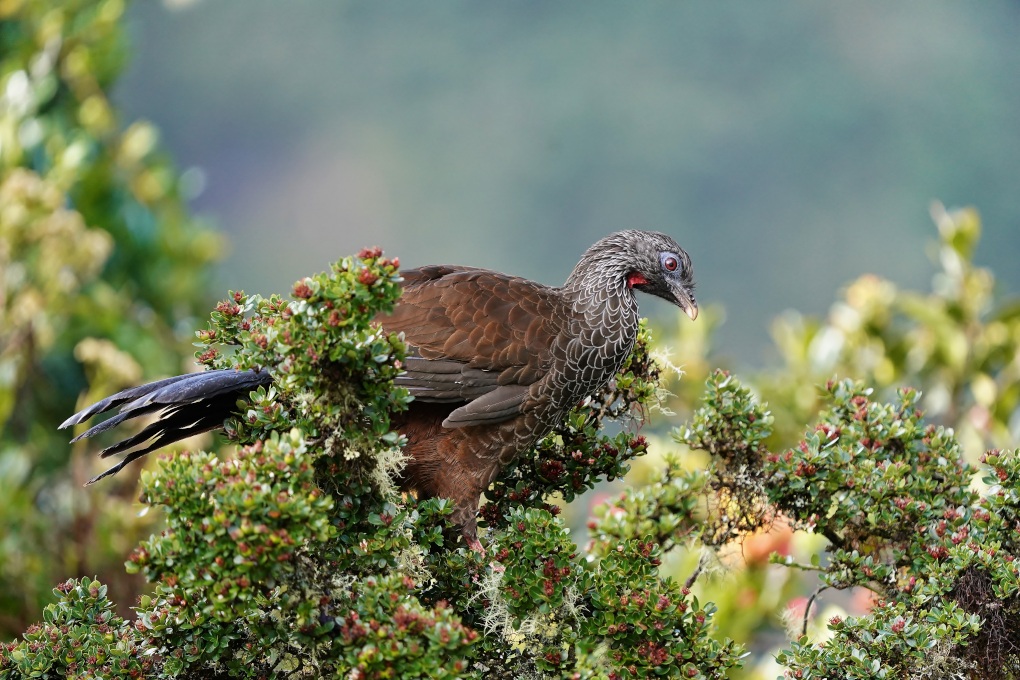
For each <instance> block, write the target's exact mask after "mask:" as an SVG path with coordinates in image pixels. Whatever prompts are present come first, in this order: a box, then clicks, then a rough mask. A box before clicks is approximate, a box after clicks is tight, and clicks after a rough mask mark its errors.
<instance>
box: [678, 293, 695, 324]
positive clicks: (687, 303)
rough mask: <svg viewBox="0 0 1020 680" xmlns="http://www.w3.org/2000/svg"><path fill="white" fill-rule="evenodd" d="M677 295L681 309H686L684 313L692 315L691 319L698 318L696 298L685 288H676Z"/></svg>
mask: <svg viewBox="0 0 1020 680" xmlns="http://www.w3.org/2000/svg"><path fill="white" fill-rule="evenodd" d="M673 293H674V295H675V296H676V304H677V306H679V307H680V309H682V310H684V314H686V315H687V316H689V317H691V321H694V320H695V319H697V318H698V303H697V302H696V301H695V300H694V298H693V297H692V296H691V294H690V293H688V292H687V291H685V290H674V291H673Z"/></svg>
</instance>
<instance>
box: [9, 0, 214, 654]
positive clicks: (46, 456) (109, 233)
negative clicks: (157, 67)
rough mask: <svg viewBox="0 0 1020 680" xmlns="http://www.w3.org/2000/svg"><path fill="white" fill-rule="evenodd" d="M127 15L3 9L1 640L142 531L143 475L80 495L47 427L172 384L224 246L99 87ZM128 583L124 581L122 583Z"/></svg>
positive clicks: (114, 73)
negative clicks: (95, 405) (78, 410)
mask: <svg viewBox="0 0 1020 680" xmlns="http://www.w3.org/2000/svg"><path fill="white" fill-rule="evenodd" d="M123 10H124V6H123V3H120V2H85V1H81V2H79V1H75V2H25V3H21V2H13V3H12V2H7V3H3V4H0V45H2V46H3V47H2V50H0V489H3V496H4V503H3V504H2V506H0V629H2V630H3V631H4V634H5V635H10V634H11V633H14V632H16V631H18V630H19V629H23V628H24V627H25V626H26V625H27V624H28V623H30V622H31V621H32V620H34V619H36V618H37V617H38V615H39V610H40V607H41V606H42V604H43V602H44V601H45V600H47V599H48V597H49V593H50V589H51V588H52V586H53V583H55V582H56V581H58V580H62V579H63V578H65V577H66V576H67V575H68V574H93V575H95V574H100V575H103V576H104V577H105V580H106V581H108V582H110V583H111V584H112V587H113V592H114V593H115V594H116V595H117V597H116V599H118V600H124V604H125V605H128V604H130V603H131V601H132V600H133V598H134V596H135V595H136V594H137V589H138V586H139V584H138V582H137V581H132V580H127V581H126V582H125V580H124V579H123V578H121V576H120V574H121V571H122V569H121V567H120V563H121V561H122V560H123V555H124V552H125V550H129V549H130V548H131V546H132V545H133V544H134V542H135V541H136V540H137V539H138V537H139V536H140V535H141V534H140V531H142V530H143V529H144V530H147V529H151V521H149V520H139V519H138V518H135V517H133V514H134V513H131V512H130V511H129V507H130V501H131V497H132V494H133V487H134V481H135V475H136V473H131V474H130V475H129V476H128V478H127V479H125V480H123V481H122V482H119V483H117V484H115V485H113V487H111V488H109V489H108V490H107V491H109V493H103V494H94V493H90V492H87V491H85V490H84V489H82V483H83V482H84V481H85V480H87V479H88V478H89V476H90V474H91V473H92V469H93V467H92V466H93V465H94V462H93V460H92V458H93V456H92V454H91V451H87V450H86V449H85V448H84V447H76V448H73V449H72V448H71V447H68V446H67V437H66V435H65V434H64V433H63V432H58V431H57V430H56V426H57V425H59V424H60V422H61V421H62V420H63V419H64V418H65V417H66V416H67V414H68V413H71V412H73V411H74V410H75V406H76V403H77V400H79V399H94V398H96V397H99V396H100V395H102V394H105V393H109V392H110V391H111V390H117V389H121V388H122V387H125V386H127V385H129V384H133V383H136V382H137V381H138V380H142V379H146V378H153V377H155V376H158V375H166V374H168V373H177V372H179V371H180V370H182V369H183V368H185V366H184V364H183V362H182V359H183V357H184V355H185V350H186V348H187V344H186V343H187V342H188V338H189V336H190V334H191V329H192V328H193V327H194V325H195V324H196V323H197V322H196V314H197V313H199V312H202V313H204V310H205V308H206V306H207V304H208V300H207V298H206V296H207V295H208V290H209V282H210V278H211V277H210V269H209V264H210V263H211V262H212V261H214V260H215V259H216V257H217V255H218V253H219V252H220V251H221V241H220V237H219V236H218V235H217V234H215V233H214V232H212V231H210V230H208V229H207V228H206V227H204V226H203V225H202V224H201V223H200V222H198V221H196V220H194V219H193V218H192V217H191V216H190V215H189V213H188V211H187V209H186V208H185V206H184V204H183V203H182V201H181V198H180V192H179V178H178V174H177V172H176V170H175V169H174V167H173V166H172V164H171V163H170V162H169V161H168V159H167V157H166V156H165V154H164V153H163V152H162V151H161V150H160V149H159V146H158V137H159V135H158V133H157V132H156V130H155V129H154V128H153V127H152V126H151V125H149V124H148V123H146V122H144V121H128V122H125V121H122V120H120V118H119V117H118V115H117V113H116V111H115V110H114V108H113V107H112V105H111V103H110V100H109V88H110V86H111V85H112V83H113V82H114V81H115V80H116V78H117V77H118V76H119V74H120V73H121V71H122V69H123V66H124V62H125V56H126V50H125V43H124V31H123V26H122V18H123ZM121 584H123V585H121Z"/></svg>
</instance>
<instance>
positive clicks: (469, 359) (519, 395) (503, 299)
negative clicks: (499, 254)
mask: <svg viewBox="0 0 1020 680" xmlns="http://www.w3.org/2000/svg"><path fill="white" fill-rule="evenodd" d="M405 279H406V281H407V282H406V283H405V286H404V293H403V297H402V298H401V301H400V304H399V305H398V306H397V308H396V309H395V310H394V312H393V314H391V315H389V316H384V317H380V318H379V321H380V322H381V323H382V325H383V327H385V328H387V329H388V330H391V331H397V332H402V333H404V338H405V341H406V342H407V343H408V345H409V346H410V347H411V350H412V356H410V357H408V360H407V366H406V371H407V372H406V373H405V374H404V375H403V376H401V377H400V378H398V379H397V383H398V384H400V385H403V386H405V387H407V388H408V389H409V390H410V391H411V394H412V395H414V396H415V398H416V399H420V400H422V401H432V402H437V403H451V402H456V401H463V402H467V403H466V404H465V405H464V406H461V407H460V408H457V409H455V410H454V411H453V412H452V413H451V414H450V415H449V416H448V417H447V418H446V419H445V420H444V421H443V425H444V426H445V427H465V426H469V425H482V424H491V423H496V422H500V421H502V420H506V419H508V418H512V417H514V416H516V415H518V414H519V413H520V412H521V408H522V405H523V404H524V402H525V400H526V398H527V396H528V387H529V386H530V385H532V384H534V383H535V382H537V381H538V380H540V379H541V377H542V375H543V374H544V371H543V367H544V366H547V365H548V363H549V362H548V349H549V346H550V344H551V342H552V338H553V337H554V336H555V335H556V333H557V331H558V330H559V329H558V324H557V319H559V318H560V316H561V313H562V310H560V309H559V307H560V306H561V305H559V304H558V303H559V299H558V298H557V296H556V292H555V291H554V290H553V289H551V288H547V287H545V286H542V285H541V284H537V283H534V282H532V281H528V280H526V279H520V278H517V277H511V276H506V275H504V274H498V273H496V272H490V271H486V270H481V269H470V268H456V267H427V268H424V269H422V270H415V271H413V272H410V273H409V274H408V275H407V276H406V277H405Z"/></svg>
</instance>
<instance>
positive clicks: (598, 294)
mask: <svg viewBox="0 0 1020 680" xmlns="http://www.w3.org/2000/svg"><path fill="white" fill-rule="evenodd" d="M630 271H631V266H630V265H629V264H628V263H627V262H626V261H624V260H623V259H622V258H619V257H616V256H614V255H613V254H611V253H591V252H589V253H585V255H584V257H583V258H581V261H580V262H578V263H577V266H576V267H574V271H572V272H571V273H570V276H569V277H567V281H566V283H564V284H563V287H562V288H561V290H562V291H563V293H564V294H565V295H566V296H567V297H568V298H569V299H570V300H571V303H572V305H573V307H574V310H575V311H576V312H579V313H582V314H584V315H585V316H597V317H602V318H604V317H603V315H604V314H605V313H606V312H607V311H609V312H611V313H613V312H615V313H617V314H620V315H621V318H620V319H619V321H621V322H627V321H630V317H633V318H634V323H636V320H637V301H636V300H635V298H634V290H633V289H632V288H631V286H630V285H628V282H627V276H628V274H629V273H630Z"/></svg>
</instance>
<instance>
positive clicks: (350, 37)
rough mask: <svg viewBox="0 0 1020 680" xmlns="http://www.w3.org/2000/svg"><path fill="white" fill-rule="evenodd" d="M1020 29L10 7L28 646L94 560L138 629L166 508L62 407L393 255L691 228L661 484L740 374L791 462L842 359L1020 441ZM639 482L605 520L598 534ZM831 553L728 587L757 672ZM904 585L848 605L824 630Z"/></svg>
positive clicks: (5, 464)
mask: <svg viewBox="0 0 1020 680" xmlns="http://www.w3.org/2000/svg"><path fill="white" fill-rule="evenodd" d="M1017 35H1020V3H1017V2H1015V1H1007V0H986V1H985V2H982V3H980V4H979V3H959V2H952V1H951V0H929V1H928V2H925V3H923V4H921V3H897V4H895V5H889V4H887V3H880V2H857V3H853V4H850V3H816V2H809V1H808V0H782V1H780V2H773V3H767V4H766V3H740V2H736V1H727V0H722V1H716V2H712V3H708V2H702V3H693V2H689V3H677V2H644V3H640V4H630V3H628V4H625V3H611V2H591V1H586V2H558V3H545V2H514V3H468V2H443V3H436V2H432V3H422V2H411V1H391V2H386V3H378V2H375V3H372V2H327V1H325V0H322V1H312V0H306V1H305V2H302V3H286V4H285V3H279V2H269V1H266V0H243V1H242V0H216V1H215V2H213V1H212V0H206V1H195V0H173V1H171V0H164V1H163V2H137V3H131V4H128V5H127V6H126V8H125V5H124V3H123V2H122V0H7V1H6V2H4V1H3V0H0V171H2V175H0V274H2V276H0V493H2V495H3V497H4V499H5V502H4V503H3V504H0V640H3V639H10V638H11V637H13V636H15V635H17V634H19V633H20V632H21V631H23V630H24V628H25V626H27V625H28V624H29V623H30V622H32V621H34V620H37V619H38V618H39V616H40V609H41V607H42V606H43V605H44V604H45V603H46V602H48V601H51V600H52V597H51V594H50V589H51V588H52V587H53V585H54V584H55V583H57V582H58V581H61V580H63V579H66V578H68V577H72V576H80V575H90V576H92V575H99V576H100V578H101V579H102V580H103V581H104V582H106V583H108V584H109V585H110V592H111V597H112V599H113V600H114V601H116V602H117V603H118V605H119V606H120V608H121V612H122V613H123V614H125V615H130V610H129V607H130V605H131V604H133V602H134V600H135V598H136V597H137V595H138V593H139V592H142V590H143V589H144V588H145V584H144V583H143V582H142V581H141V579H140V578H138V577H132V576H127V575H125V574H124V573H123V567H122V564H123V560H124V557H125V555H126V554H127V553H128V552H129V551H130V550H131V549H132V548H133V547H134V546H135V545H136V544H137V542H138V540H139V538H140V537H143V536H146V535H148V533H150V532H151V531H152V530H153V529H154V528H156V527H158V518H156V517H153V516H152V515H155V514H157V513H151V514H150V515H149V516H144V517H143V516H139V514H138V510H139V507H140V506H139V505H138V504H137V503H136V502H135V498H136V497H137V482H138V470H139V469H140V468H139V466H130V467H129V468H127V469H125V470H124V472H123V473H122V474H120V475H118V476H117V478H115V479H113V480H107V482H109V483H106V482H104V484H105V486H103V488H102V489H98V490H97V487H91V488H89V489H83V488H82V483H83V482H84V481H85V480H87V479H88V478H89V477H90V476H91V475H93V474H96V473H97V472H98V471H100V470H101V469H102V465H101V464H100V463H99V462H97V461H96V457H95V453H96V450H97V448H98V446H101V445H102V442H101V441H100V442H99V443H98V444H97V443H93V442H80V443H78V444H75V445H74V446H73V447H69V446H68V445H67V443H66V442H67V439H68V437H67V433H66V432H58V431H57V430H56V426H57V424H59V423H60V422H61V420H63V418H64V417H66V416H67V415H69V414H70V413H71V412H73V410H74V409H75V406H76V405H78V406H81V405H84V404H85V403H86V402H89V401H94V400H96V399H98V398H101V397H103V396H105V395H107V394H110V393H111V392H114V391H116V390H118V389H121V388H123V387H126V386H129V385H133V384H137V383H138V382H139V381H140V380H144V379H156V378H161V377H165V376H167V375H172V374H175V373H179V372H181V371H183V370H190V369H192V368H193V366H194V362H193V360H192V357H191V354H192V352H193V348H192V347H191V346H190V342H191V341H192V339H193V332H194V330H195V329H196V328H197V327H200V326H201V325H202V323H203V319H204V318H205V316H206V315H207V313H208V310H209V309H210V308H211V306H212V304H214V301H215V300H217V299H221V298H223V297H225V295H226V291H227V289H228V288H230V289H244V290H246V291H247V292H249V293H262V294H266V295H268V294H269V293H273V292H281V293H286V292H287V291H289V290H290V287H291V285H292V284H293V282H294V281H295V280H296V279H298V278H301V277H303V276H305V275H307V274H310V273H313V272H316V271H320V270H323V269H325V268H326V267H328V265H329V263H330V262H332V261H334V260H336V259H339V258H340V257H342V256H344V255H347V254H351V253H354V252H357V250H359V249H360V248H361V247H363V246H366V245H381V246H383V247H384V248H385V249H386V250H387V253H388V254H389V255H391V256H399V257H400V258H401V261H402V263H403V264H404V265H406V266H415V265H420V264H426V263H440V262H451V263H462V264H472V265H478V266H486V267H492V268H497V269H500V270H503V271H506V272H508V273H514V274H520V275H523V276H527V277H530V278H534V279H537V280H539V281H542V282H545V283H549V284H559V283H561V282H562V281H563V280H564V278H565V277H566V276H567V274H568V273H569V271H570V269H571V268H572V267H573V265H574V263H575V262H576V261H577V258H578V257H579V255H580V254H581V253H582V252H583V251H584V250H585V249H586V248H587V247H588V246H589V245H590V244H591V243H593V242H594V241H595V240H597V239H598V238H600V237H602V236H604V235H605V234H607V233H609V232H611V231H614V230H617V229H621V228H645V229H656V230H661V231H665V232H668V233H670V234H672V235H673V236H674V237H676V238H677V240H678V241H680V242H681V243H682V244H683V245H684V246H685V247H686V248H687V249H688V250H689V251H690V253H691V255H692V257H693V260H694V264H695V272H696V275H697V279H698V283H699V293H698V299H699V301H700V303H701V305H702V316H701V317H699V319H698V322H697V323H696V324H691V323H689V321H688V320H687V319H686V317H683V316H682V315H681V314H679V313H678V311H677V310H676V309H675V308H673V307H669V306H667V305H664V304H660V303H658V302H656V301H653V300H650V299H643V300H642V310H643V312H644V313H645V314H647V315H648V316H650V317H652V319H653V324H652V325H653V328H654V329H655V332H656V334H657V337H658V338H659V339H660V342H661V343H662V344H663V345H667V346H670V347H672V348H673V361H675V362H676V363H679V364H681V365H683V366H684V368H685V369H686V370H687V377H686V378H685V379H684V380H681V381H676V380H675V379H674V380H671V382H670V388H671V389H672V390H673V391H674V392H675V393H676V395H677V399H675V400H674V402H673V403H672V404H671V406H672V408H674V410H676V411H677V412H678V415H677V416H675V417H670V418H662V417H659V418H658V419H657V420H655V421H654V422H653V425H652V427H651V428H650V429H649V430H646V431H647V432H648V433H649V437H650V438H651V439H652V440H653V444H654V446H653V448H654V450H655V451H656V453H655V454H653V455H651V456H649V457H647V458H646V459H644V460H643V461H639V462H638V464H637V465H636V466H635V470H634V472H633V474H632V475H631V477H630V478H629V480H628V483H629V484H631V485H635V484H641V483H645V482H648V481H651V480H653V479H655V478H656V475H657V474H658V469H659V467H661V458H660V457H659V456H660V455H661V452H662V451H665V450H669V449H671V448H676V445H675V444H674V443H672V442H671V441H670V440H669V438H668V431H669V428H671V427H674V426H676V425H678V424H679V423H681V422H682V421H683V418H685V417H686V416H688V415H689V414H690V411H691V409H692V408H694V407H696V405H697V399H698V397H699V395H700V391H701V385H702V381H703V380H704V377H705V376H706V375H707V373H708V371H709V370H710V369H711V368H713V367H715V366H720V365H722V366H728V367H734V368H738V369H741V370H744V371H747V372H749V373H750V374H751V375H752V376H753V377H752V378H751V381H752V382H753V384H754V386H755V388H756V390H757V391H758V392H759V393H760V394H761V395H762V396H763V397H764V398H766V399H767V400H768V401H769V404H770V406H771V408H772V409H773V412H774V413H775V415H776V428H777V433H776V436H775V441H774V442H772V443H771V444H772V445H773V446H774V447H776V449H778V450H781V448H782V447H784V446H791V445H794V444H795V443H796V441H797V438H798V437H799V436H800V435H801V433H802V432H803V427H804V424H805V423H808V422H810V421H811V419H812V418H813V417H814V415H815V414H816V413H817V410H818V408H819V403H818V392H817V390H816V389H815V386H816V385H818V384H819V383H820V382H824V381H825V380H826V379H827V378H829V377H831V376H832V375H833V374H836V373H838V374H840V375H850V376H854V377H859V378H862V379H865V380H867V381H869V383H871V384H874V385H877V386H879V387H880V388H882V387H894V386H896V385H900V384H913V385H917V386H919V387H921V388H923V389H924V390H925V394H926V402H925V407H926V409H927V410H928V412H929V414H930V416H931V417H932V418H933V419H935V420H936V421H937V422H943V423H946V424H949V425H952V426H953V427H955V428H956V429H957V432H958V433H959V435H960V437H961V439H962V440H963V443H964V445H965V448H966V449H967V451H968V455H970V456H971V459H975V458H976V456H977V454H978V453H980V451H982V450H983V449H984V448H986V447H987V446H992V445H995V446H1016V442H1017V441H1018V440H1020V302H1017V300H1018V296H1017V293H1018V291H1020V268H1018V267H1017V266H1016V262H1017V258H1018V256H1020V200H1017V197H1018V196H1020V180H1018V178H1020V47H1017V41H1016V36H1017ZM146 121H148V122H146ZM936 200H937V201H942V202H943V203H944V204H945V205H947V206H949V207H952V206H963V205H973V206H976V207H977V208H978V209H979V210H980V215H981V218H980V219H979V217H978V214H977V213H976V212H973V211H961V212H946V211H944V210H942V209H941V208H940V207H936V208H934V209H932V207H931V206H932V204H933V202H934V201H936ZM933 218H934V219H933ZM982 225H983V227H982ZM936 227H938V229H937V228H936ZM979 237H980V238H979ZM992 272H994V276H993V275H992ZM868 274H874V275H877V276H863V277H862V275H868ZM859 277H862V278H859ZM879 277H880V278H879ZM855 280H856V281H855ZM851 282H853V283H851ZM918 290H920V291H925V292H923V293H915V292H913V291H918ZM929 291H930V292H929ZM788 310H799V311H798V312H793V311H788ZM220 443H221V442H218V440H213V439H212V438H206V439H205V440H203V441H202V442H200V444H199V445H201V446H206V447H210V446H219V445H220ZM688 455H689V454H688ZM689 460H690V463H689V464H691V465H704V464H706V463H707V461H706V460H705V459H703V458H699V457H697V456H696V455H691V456H690V457H689ZM620 488H621V487H620V486H619V485H617V486H616V487H615V488H614V489H615V491H616V492H618V491H619V489H620ZM614 489H600V490H599V491H597V492H596V493H595V494H594V495H593V496H591V497H589V499H588V501H589V502H587V503H586V502H577V503H575V504H574V506H572V508H571V510H570V511H569V512H568V513H567V517H568V519H569V521H570V522H571V523H572V526H574V527H575V528H576V529H577V532H578V533H577V535H579V536H583V535H584V534H583V524H584V521H585V519H586V517H587V515H588V513H589V512H590V510H591V507H592V505H593V504H594V501H600V500H606V499H608V498H611V496H610V494H611V493H613V492H614ZM578 540H582V541H583V538H579V539H578ZM822 548H823V546H822V545H819V544H818V542H817V541H812V540H811V539H810V538H806V537H803V536H792V535H791V534H790V532H789V531H783V530H782V529H781V528H779V529H778V530H777V531H776V532H774V533H772V534H769V535H765V536H758V537H754V538H752V539H749V540H748V541H746V542H744V543H743V544H742V545H740V546H737V547H736V548H735V549H734V551H733V554H732V555H731V556H729V557H724V559H723V560H722V562H721V563H720V565H715V566H717V567H718V566H721V567H722V568H721V569H715V570H714V572H713V574H712V575H711V576H710V578H707V579H702V583H703V588H704V591H703V592H702V593H701V595H702V596H703V598H707V599H710V600H712V601H714V602H716V603H717V604H718V605H719V615H718V616H717V617H716V622H717V623H718V624H719V625H720V635H723V636H732V637H734V638H736V639H738V640H740V641H741V642H744V643H747V644H748V645H749V648H750V649H752V650H753V651H754V652H755V657H754V658H753V659H752V660H750V661H749V662H748V676H753V677H775V675H776V673H777V671H776V669H775V668H774V667H773V666H771V665H770V664H771V656H770V655H771V653H772V652H773V651H775V650H776V649H778V648H779V647H780V646H781V645H783V644H784V643H785V640H786V637H785V636H784V633H783V627H784V623H789V622H791V621H793V622H794V623H796V622H798V621H801V620H803V619H804V618H805V617H804V608H805V605H806V603H807V597H806V595H808V594H810V593H811V591H812V590H813V589H814V587H815V583H814V581H813V577H812V578H811V579H807V578H801V577H800V576H799V575H798V574H790V572H789V570H783V569H781V568H779V567H777V566H776V565H769V564H768V555H769V554H770V553H771V552H772V551H778V552H779V553H780V554H791V553H792V554H794V555H795V556H796V558H797V559H799V560H802V561H804V560H807V559H809V558H810V556H811V555H812V554H815V553H818V552H820V551H821V550H822ZM697 558H698V555H697V554H696V553H695V554H678V555H676V556H674V557H673V558H672V560H671V562H670V563H668V564H667V569H668V570H669V573H672V574H673V575H675V576H678V577H680V578H686V576H687V575H689V574H690V573H691V571H692V569H693V567H694V564H696V563H697ZM869 602H870V601H869V600H868V598H867V595H866V594H863V595H862V594H860V593H857V594H848V595H847V596H844V597H830V598H829V599H828V600H826V602H823V603H820V604H819V605H817V607H816V610H815V613H814V614H812V616H811V617H809V618H811V619H812V621H813V622H814V623H812V628H811V632H812V634H818V635H822V634H824V628H825V626H824V621H825V620H826V619H827V618H828V616H830V615H832V613H833V612H835V613H846V612H850V613H861V612H864V611H866V610H867V607H868V606H870V605H869ZM794 627H796V626H794ZM796 632H798V634H799V631H796ZM755 673H757V675H755Z"/></svg>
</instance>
